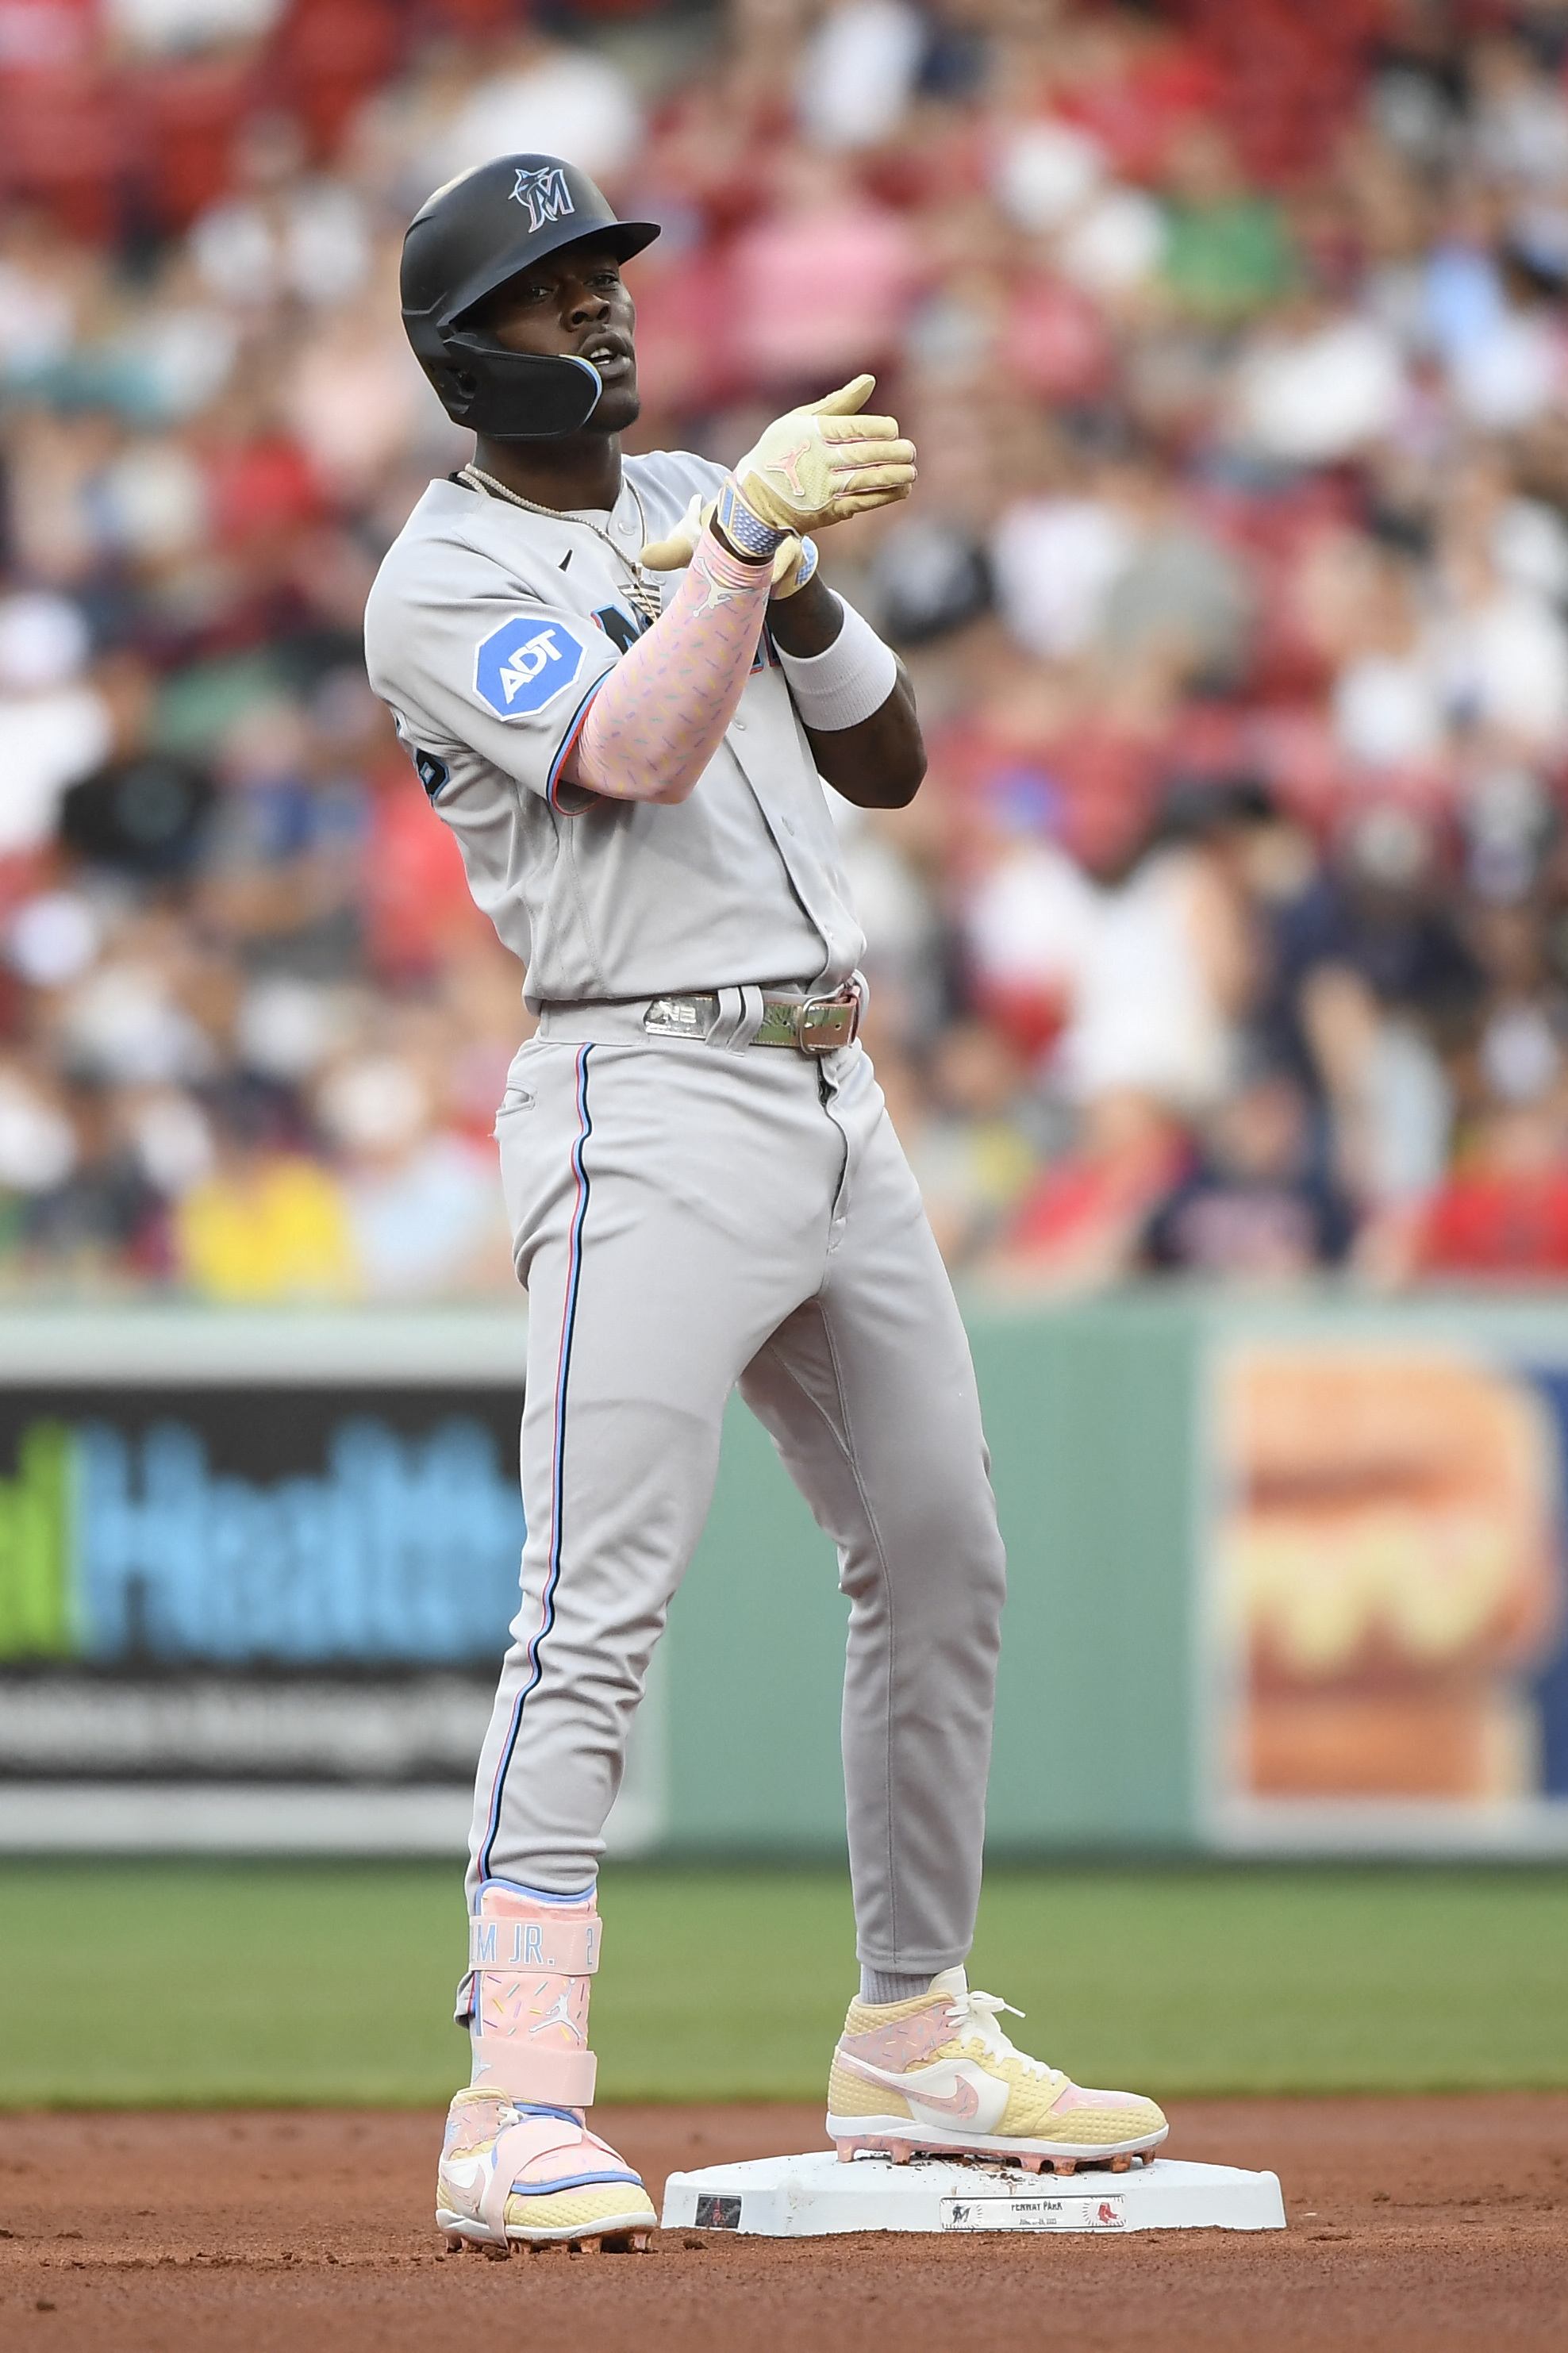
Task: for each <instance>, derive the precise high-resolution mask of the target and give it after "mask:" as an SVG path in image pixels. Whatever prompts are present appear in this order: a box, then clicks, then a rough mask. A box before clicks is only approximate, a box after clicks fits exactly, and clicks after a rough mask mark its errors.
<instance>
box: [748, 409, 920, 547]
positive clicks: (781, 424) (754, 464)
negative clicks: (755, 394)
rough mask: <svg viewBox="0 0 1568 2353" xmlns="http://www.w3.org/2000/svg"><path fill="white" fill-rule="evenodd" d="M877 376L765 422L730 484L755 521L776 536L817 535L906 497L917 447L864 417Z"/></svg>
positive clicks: (892, 426) (890, 422) (887, 424)
mask: <svg viewBox="0 0 1568 2353" xmlns="http://www.w3.org/2000/svg"><path fill="white" fill-rule="evenodd" d="M876 381H877V379H876V377H875V376H869V375H861V376H857V377H856V378H855V379H854V381H853V383H850V384H847V385H844V386H843V387H842V388H841V389H840V390H839V391H837V392H832V393H829V394H828V396H827V397H826V399H825V400H818V401H814V402H813V403H812V405H811V406H810V407H808V408H792V409H789V410H787V411H786V412H785V414H784V416H783V417H778V418H776V419H775V420H774V422H773V424H772V425H770V426H769V427H768V428H767V431H766V432H765V433H764V434H763V437H762V438H761V440H760V441H758V442H757V443H756V445H755V447H754V448H751V449H748V450H747V452H746V454H745V456H744V457H743V458H742V459H741V460H740V462H739V463H738V464H737V465H736V466H735V467H734V468H733V469H732V470H731V480H732V481H733V482H734V485H735V488H736V490H737V491H738V492H739V494H740V496H741V497H742V499H743V500H744V501H745V502H746V504H747V506H748V507H750V509H751V511H752V513H753V514H754V515H755V516H756V517H757V519H758V521H759V522H763V523H767V524H769V525H771V527H772V528H773V530H775V531H791V532H795V533H801V532H806V531H823V530H825V529H826V527H827V525H828V524H829V523H835V522H845V521H846V520H847V517H848V516H850V515H855V514H863V513H864V512H866V511H867V509H868V508H870V507H885V506H889V505H891V504H892V503H893V502H894V501H896V500H899V499H907V498H908V497H909V494H910V491H911V489H912V488H913V487H914V480H915V445H914V443H913V442H912V441H906V440H905V439H904V438H902V436H901V435H900V431H899V426H898V419H897V418H896V417H866V416H863V415H861V414H860V410H861V408H862V406H863V404H864V403H865V402H866V401H867V400H868V398H869V397H870V396H871V393H872V391H873V390H874V388H875V386H876Z"/></svg>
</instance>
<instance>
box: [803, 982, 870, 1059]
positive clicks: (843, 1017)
mask: <svg viewBox="0 0 1568 2353" xmlns="http://www.w3.org/2000/svg"><path fill="white" fill-rule="evenodd" d="M859 1029H860V992H859V990H858V988H856V987H854V986H853V985H851V987H850V989H849V992H848V994H847V995H846V994H845V992H844V991H843V990H842V989H840V990H838V991H837V992H836V994H835V995H833V996H832V997H807V998H806V1000H805V1004H804V1005H803V1006H802V1007H801V1008H800V1011H799V1013H798V1014H797V1015H796V1016H795V1043H796V1045H797V1046H798V1047H799V1048H800V1050H801V1052H802V1053H803V1054H836V1053H837V1051H838V1049H839V1048H840V1047H841V1046H852V1045H853V1044H854V1043H855V1040H856V1038H857V1037H858V1034H859Z"/></svg>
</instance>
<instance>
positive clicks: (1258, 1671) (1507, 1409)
mask: <svg viewBox="0 0 1568 2353" xmlns="http://www.w3.org/2000/svg"><path fill="white" fill-rule="evenodd" d="M1217 1373H1218V1378H1217V1384H1216V1392H1215V1394H1216V1403H1217V1413H1216V1419H1215V1429H1216V1436H1217V1452H1218V1458H1219V1460H1218V1472H1219V1476H1218V1481H1217V1486H1216V1491H1215V1493H1216V1525H1215V1535H1214V1540H1213V1542H1212V1544H1211V1545H1210V1546H1208V1547H1207V1552H1208V1560H1209V1575H1210V1580H1211V1594H1210V1623H1211V1631H1212V1634H1213V1637H1214V1656H1215V1667H1216V1689H1215V1695H1214V1714H1213V1723H1212V1732H1213V1739H1212V1748H1211V1757H1212V1767H1213V1771H1214V1776H1215V1797H1216V1802H1217V1811H1218V1817H1219V1820H1220V1823H1221V1825H1222V1827H1223V1828H1225V1829H1226V1830H1228V1831H1230V1832H1232V1833H1233V1834H1240V1835H1242V1836H1244V1837H1246V1838H1247V1839H1249V1840H1250V1841H1256V1842H1262V1843H1268V1844H1279V1843H1281V1842H1283V1843H1286V1844H1289V1843H1290V1842H1291V1841H1293V1840H1295V1839H1304V1840H1307V1841H1313V1842H1321V1841H1332V1842H1334V1843H1338V1844H1343V1845H1350V1846H1352V1847H1353V1846H1354V1845H1356V1844H1358V1843H1363V1842H1370V1843H1384V1842H1386V1841H1388V1840H1389V1839H1391V1838H1394V1839H1397V1840H1398V1841H1399V1842H1401V1843H1406V1844H1408V1843H1410V1842H1411V1841H1415V1842H1417V1843H1418V1842H1419V1841H1420V1840H1421V1839H1422V1837H1423V1836H1424V1835H1425V1836H1426V1837H1428V1838H1432V1839H1436V1840H1440V1841H1444V1842H1449V1841H1452V1840H1453V1839H1454V1838H1456V1837H1459V1838H1461V1839H1463V1838H1466V1837H1468V1838H1470V1839H1472V1840H1474V1841H1477V1842H1479V1843H1483V1844H1484V1843H1492V1842H1499V1843H1508V1842H1510V1841H1520V1840H1521V1839H1522V1841H1523V1842H1524V1843H1525V1844H1526V1845H1528V1844H1529V1843H1530V1829H1531V1820H1532V1819H1533V1820H1534V1823H1535V1825H1536V1827H1537V1828H1538V1829H1539V1830H1540V1831H1542V1832H1543V1833H1544V1832H1547V1831H1552V1829H1553V1828H1554V1827H1560V1826H1561V1824H1562V1822H1563V1820H1568V1568H1565V1555H1564V1521H1563V1497H1564V1493H1565V1491H1568V1477H1565V1463H1568V1359H1565V1360H1564V1362H1563V1364H1561V1365H1553V1364H1550V1363H1540V1362H1528V1361H1524V1360H1523V1359H1522V1358H1521V1359H1517V1360H1515V1361H1509V1360H1507V1359H1506V1358H1504V1357H1500V1356H1499V1355H1497V1354H1496V1353H1493V1352H1489V1351H1485V1350H1483V1349H1482V1348H1481V1347H1479V1346H1477V1347H1475V1348H1467V1347H1465V1346H1463V1345H1448V1344H1444V1343H1439V1342H1437V1341H1432V1342H1415V1343H1412V1342H1411V1341H1409V1340H1404V1341H1401V1340H1399V1339H1397V1338H1394V1337H1377V1338H1366V1339H1358V1338H1349V1337H1347V1338H1344V1339H1340V1340H1333V1341H1330V1340H1326V1339H1323V1338H1321V1337H1317V1336H1310V1337H1301V1338H1289V1337H1287V1338H1268V1339H1264V1338H1258V1339H1252V1340H1243V1339H1239V1338H1238V1339H1236V1340H1233V1341H1231V1342H1229V1343H1227V1344H1224V1345H1222V1346H1221V1348H1220V1350H1219V1351H1218V1362H1217Z"/></svg>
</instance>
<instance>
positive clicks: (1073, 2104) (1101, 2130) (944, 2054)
mask: <svg viewBox="0 0 1568 2353" xmlns="http://www.w3.org/2000/svg"><path fill="white" fill-rule="evenodd" d="M1007 2007H1008V2005H1007V2004H1006V2003H1005V2001H999V2000H997V1998H996V1996H995V1995H994V1994H992V1993H971V1991H970V1989H969V1983H968V1980H967V1978H965V1976H964V1973H963V1969H962V1968H957V1969H944V1970H943V1971H942V1975H941V1976H940V1977H935V1978H932V1979H931V1985H930V1987H929V1989H927V1991H926V1992H924V1993H923V1994H917V1995H916V1996H915V1998H914V2000H911V2001H894V2002H885V2003H884V2002H869V2001H852V2002H851V2003H850V2005H849V2015H848V2017H847V2019H846V2020H845V2021H844V2031H843V2033H842V2035H840V2037H839V2040H838V2048H837V2050H836V2051H835V2052H834V2054H833V2072H832V2073H831V2074H830V2076H829V2077H828V2084H827V2130H828V2136H829V2137H830V2138H831V2139H832V2140H834V2141H835V2142H837V2147H838V2154H839V2156H840V2157H841V2158H852V2157H853V2156H854V2155H855V2153H856V2151H857V2150H858V2149H879V2150H885V2151H886V2152H887V2153H888V2154H889V2155H890V2156H891V2157H892V2158H894V2159H895V2161H898V2162H902V2161H903V2160H905V2159H907V2158H910V2157H914V2156H918V2155H931V2156H938V2155H940V2156H945V2157H1013V2158H1017V2159H1018V2161H1019V2162H1020V2164H1022V2165H1023V2166H1024V2168H1026V2170H1027V2171H1028V2172H1031V2173H1038V2172H1040V2171H1041V2170H1043V2168H1046V2167H1047V2166H1049V2167H1051V2168H1053V2169H1054V2170H1055V2171H1056V2172H1058V2173H1071V2172H1073V2171H1075V2170H1076V2168H1078V2167H1079V2166H1080V2165H1106V2164H1109V2165H1110V2166H1111V2167H1112V2168H1113V2169H1114V2170H1115V2171H1117V2172H1122V2171H1125V2169H1126V2168H1127V2167H1128V2166H1130V2165H1131V2161H1132V2159H1133V2158H1134V2157H1142V2159H1143V2161H1144V2163H1145V2164H1148V2163H1149V2162H1150V2161H1151V2160H1152V2157H1153V2153H1154V2151H1155V2149H1156V2148H1158V2147H1159V2146H1160V2143H1161V2142H1162V2141H1163V2139H1164V2137H1165V2136H1166V2134H1167V2133H1168V2132H1169V2131H1170V2126H1169V2125H1168V2124H1167V2123H1166V2122H1165V2119H1164V2116H1163V2115H1162V2113H1161V2111H1160V2110H1159V2109H1158V2108H1157V2107H1156V2106H1155V2105H1154V2103H1153V2101H1152V2100H1145V2099H1143V2098H1141V2097H1140V2095H1139V2094H1137V2093H1135V2092H1086V2091H1083V2090H1081V2089H1080V2088H1079V2085H1078V2084H1074V2083H1071V2082H1069V2081H1068V2077H1067V2076H1066V2075H1064V2074H1062V2073H1060V2071H1059V2070H1058V2069H1057V2068H1055V2067H1047V2065H1046V2064H1045V2063H1044V2061H1043V2060H1039V2059H1030V2058H1027V2057H1026V2055H1025V2053H1024V2052H1022V2051H1016V2050H1015V2049H1014V2047H1013V2045H1012V2043H1011V2042H1009V2041H1008V2039H1007V2037H1006V2035H1005V2033H1004V2032H1003V2031H1002V2028H1001V2026H1000V2024H999V2023H998V2017H999V2014H1000V2012H1001V2011H1003V2010H1006V2009H1007ZM1012 2015H1013V2016H1014V2017H1015V2018H1017V2017H1020V2016H1021V2015H1022V2012H1021V2011H1018V2010H1014V2011H1013V2012H1012Z"/></svg>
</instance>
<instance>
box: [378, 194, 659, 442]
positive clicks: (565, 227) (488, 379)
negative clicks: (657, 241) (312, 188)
mask: <svg viewBox="0 0 1568 2353" xmlns="http://www.w3.org/2000/svg"><path fill="white" fill-rule="evenodd" d="M657 236H658V225H657V224H656V223H655V222H653V221H623V220H617V219H616V216H615V214H614V213H613V212H612V211H611V209H610V206H609V204H608V202H607V201H606V199H605V196H604V195H602V194H601V193H600V191H599V190H598V189H597V188H596V187H595V185H594V183H593V181H592V180H590V178H589V177H588V174H586V172H580V171H578V169H577V167H576V165H575V164H564V163H563V162H562V160H561V158H560V157H559V156H558V155H498V156H497V157H496V158H495V160H494V161H493V162H492V163H489V164H476V166H475V167H474V169H473V170H472V171H471V172H464V173H463V174H460V176H459V177H458V178H457V179H456V180H448V181H447V185H446V186H445V187H444V188H437V191H436V193H435V195H433V196H427V197H426V200H425V202H424V204H423V205H422V206H420V208H419V211H418V212H417V213H416V216H415V218H414V220H413V223H412V224H411V226H410V227H409V231H408V234H407V236H406V237H405V238H404V240H403V273H402V292H403V323H404V325H405V328H406V329H407V331H408V340H409V342H410V343H412V344H413V346H414V353H415V357H416V359H417V360H418V362H419V364H420V366H421V367H422V368H423V369H424V371H425V373H426V375H427V376H428V377H429V379H430V381H431V383H432V384H433V385H435V387H436V390H437V393H438V394H439V395H440V399H441V406H443V408H445V410H446V412H447V416H448V417H451V418H452V419H453V421H454V422H455V423H456V424H458V425H467V426H469V427H472V429H473V430H474V431H475V432H476V433H483V434H486V435H487V436H489V438H490V439H492V440H497V441H547V440H553V439H554V438H556V437H557V436H558V435H560V434H563V433H575V432H576V430H577V428H578V427H579V426H580V425H585V424H586V423H587V421H588V419H589V417H591V416H592V415H593V413H594V407H595V402H596V401H597V400H598V397H599V395H600V393H601V392H602V391H603V389H604V386H603V385H602V384H601V383H600V381H599V372H598V370H597V369H596V368H595V367H591V366H590V365H589V364H588V362H587V361H586V360H579V359H570V358H561V359H544V358H540V357H537V356H535V355H534V354H533V353H528V352H509V351H503V350H502V348H501V346H500V343H495V342H492V341H491V340H490V338H489V337H488V336H487V335H485V334H484V333H483V332H481V331H479V330H478V329H476V328H475V327H473V326H472V325H471V324H470V325H465V324H464V322H465V320H466V319H467V318H468V313H469V312H470V311H473V310H474V309H475V308H476V307H477V306H478V305H479V303H480V302H482V301H484V299H485V297H486V295H488V294H493V293H494V292H495V290H496V289H497V287H498V286H504V285H505V284H506V281H507V280H508V279H509V278H515V277H516V275H517V273H518V271H519V270H520V269H527V267H528V265H529V263H530V262H531V261H539V260H541V259H542V258H543V256H544V255H545V254H547V253H554V252H557V251H558V250H559V249H560V248H561V247H562V246H563V245H575V244H577V243H578V242H579V240H581V239H582V238H584V237H594V238H595V239H596V240H597V241H598V242H600V243H602V244H604V245H607V246H608V247H609V248H610V250H611V252H612V253H614V254H615V255H616V257H617V259H620V260H622V261H628V260H630V259H631V257H632V255H633V254H634V253H640V252H641V251H642V249H643V248H644V246H645V245H651V244H652V243H653V240H654V238H655V237H657Z"/></svg>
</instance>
